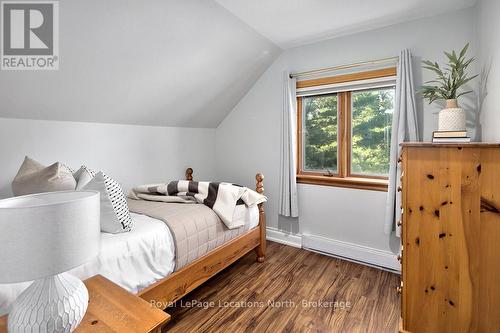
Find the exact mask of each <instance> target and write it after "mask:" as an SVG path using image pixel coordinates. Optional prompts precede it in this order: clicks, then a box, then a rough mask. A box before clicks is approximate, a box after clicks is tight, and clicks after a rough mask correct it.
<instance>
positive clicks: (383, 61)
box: [290, 57, 399, 78]
mask: <svg viewBox="0 0 500 333" xmlns="http://www.w3.org/2000/svg"><path fill="white" fill-rule="evenodd" d="M398 59H399V57H390V58H381V59H376V60H370V61H361V62H355V63H352V64H348V65H340V66H334V67H325V68H321V69H314V70H311V71H306V72H298V73H292V74H290V78H292V77H298V76H306V75H312V74H319V73H323V72H332V71H338V70H341V69H348V68H354V67H359V66H366V65H375V64H382V63H386V62H392V61H395V60H398Z"/></svg>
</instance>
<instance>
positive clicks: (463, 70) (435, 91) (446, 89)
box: [421, 43, 477, 131]
mask: <svg viewBox="0 0 500 333" xmlns="http://www.w3.org/2000/svg"><path fill="white" fill-rule="evenodd" d="M468 48H469V43H467V45H465V47H464V48H463V49H462V50H461V51H460V53H459V54H458V55H457V53H456V52H455V51H452V52H451V53H449V52H446V51H445V52H444V54H445V55H446V57H447V58H448V64H446V66H444V68H441V67H440V66H439V64H438V63H437V62H432V61H430V60H424V61H423V64H424V66H423V68H425V69H428V70H430V71H432V72H434V73H435V74H437V78H436V79H435V80H432V81H428V82H425V84H424V85H423V86H422V88H421V93H422V96H423V97H424V98H426V99H427V100H428V101H429V104H431V103H432V102H435V101H436V100H440V99H441V100H445V101H446V109H443V110H441V111H440V112H439V126H438V127H439V128H438V130H439V131H464V130H466V127H465V111H464V110H463V109H462V108H459V107H458V102H457V99H458V98H459V97H460V96H463V95H465V94H468V93H470V92H472V90H469V91H462V92H460V89H461V88H462V87H463V86H464V85H465V84H466V83H467V82H469V81H470V80H472V79H474V78H475V77H476V76H477V75H473V76H470V77H469V76H468V73H467V68H468V67H469V66H470V64H471V63H472V62H473V61H474V57H472V58H470V59H467V60H466V58H465V55H466V53H467V49H468Z"/></svg>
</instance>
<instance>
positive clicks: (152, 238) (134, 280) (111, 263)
mask: <svg viewBox="0 0 500 333" xmlns="http://www.w3.org/2000/svg"><path fill="white" fill-rule="evenodd" d="M131 216H132V219H133V222H134V227H133V229H132V231H130V232H126V233H120V234H108V233H101V247H100V253H99V256H98V257H97V258H95V259H94V260H92V261H90V262H88V263H86V264H84V265H82V266H79V267H77V268H75V269H72V270H71V271H69V273H70V274H73V275H75V276H76V277H78V278H80V279H82V280H83V279H86V278H89V277H91V276H94V275H96V274H101V275H103V276H105V277H106V278H108V279H110V280H111V281H113V282H114V283H116V284H118V285H120V286H122V287H123V288H125V289H127V290H128V291H130V292H132V293H137V292H138V291H140V290H142V289H144V288H146V287H147V286H149V285H151V284H153V283H154V282H156V281H157V280H160V279H162V278H164V277H166V276H167V275H169V274H171V273H172V272H173V270H174V267H175V249H174V242H173V239H172V234H171V232H170V230H169V229H168V227H167V225H166V224H165V223H164V222H162V221H160V220H157V219H153V218H151V217H148V216H145V215H139V214H134V213H131ZM233 219H238V220H239V219H241V220H244V223H245V224H247V223H248V224H249V229H253V228H255V227H256V226H258V224H259V210H258V208H257V207H256V206H254V207H252V208H246V207H245V206H242V205H241V206H237V208H236V210H235V213H234V216H233ZM30 283H31V282H22V283H13V284H0V315H3V314H6V313H8V312H9V306H10V305H11V304H12V302H13V301H14V300H15V299H16V298H17V296H19V294H20V293H21V292H22V291H23V290H24V289H26V288H27V287H28V286H29V285H30Z"/></svg>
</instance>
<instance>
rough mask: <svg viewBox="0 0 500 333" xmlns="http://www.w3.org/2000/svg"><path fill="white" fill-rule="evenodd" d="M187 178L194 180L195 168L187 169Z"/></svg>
mask: <svg viewBox="0 0 500 333" xmlns="http://www.w3.org/2000/svg"><path fill="white" fill-rule="evenodd" d="M186 180H193V169H192V168H187V169H186Z"/></svg>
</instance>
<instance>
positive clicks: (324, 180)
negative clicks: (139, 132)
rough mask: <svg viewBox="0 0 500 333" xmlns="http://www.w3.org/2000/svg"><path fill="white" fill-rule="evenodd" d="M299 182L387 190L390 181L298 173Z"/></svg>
mask: <svg viewBox="0 0 500 333" xmlns="http://www.w3.org/2000/svg"><path fill="white" fill-rule="evenodd" d="M297 183H300V184H311V185H322V186H335V187H347V188H357V189H362V190H372V191H382V192H387V187H388V184H389V181H388V180H387V179H375V178H361V177H346V178H340V177H329V176H322V175H297Z"/></svg>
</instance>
